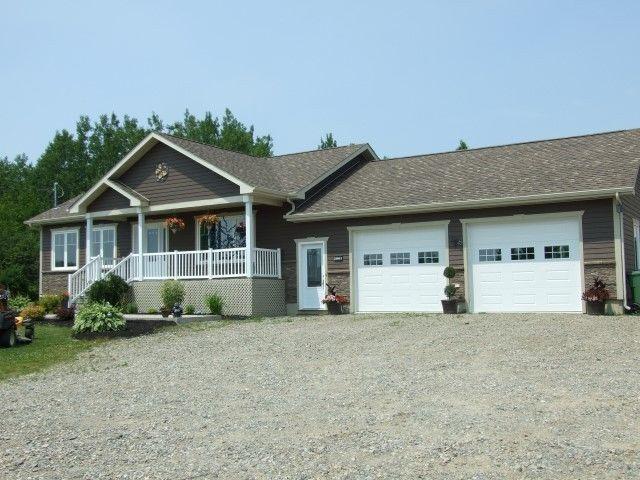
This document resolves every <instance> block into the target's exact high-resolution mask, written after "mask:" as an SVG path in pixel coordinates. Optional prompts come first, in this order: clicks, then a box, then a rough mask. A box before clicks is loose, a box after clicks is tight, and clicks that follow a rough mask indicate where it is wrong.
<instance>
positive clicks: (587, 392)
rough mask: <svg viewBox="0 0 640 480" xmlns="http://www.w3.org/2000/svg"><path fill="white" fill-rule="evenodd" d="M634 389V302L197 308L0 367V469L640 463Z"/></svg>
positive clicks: (627, 470) (90, 474) (281, 472)
mask: <svg viewBox="0 0 640 480" xmlns="http://www.w3.org/2000/svg"><path fill="white" fill-rule="evenodd" d="M639 393H640V319H639V318H634V317H600V318H596V317H587V316H582V315H554V314H549V315H526V316H525V315H476V316H457V317H445V316H441V315H434V316H402V315H397V316H396V315H393V316H391V315H386V316H357V317H353V316H343V317H319V318H318V317H314V318H295V319H273V320H270V319H269V320H264V321H262V322H235V323H232V324H231V325H228V326H224V327H215V326H213V325H211V324H208V325H199V326H197V327H195V328H182V329H179V330H174V331H171V332H165V333H161V334H156V335H152V336H147V337H140V338H135V339H127V340H118V341H115V342H112V343H109V344H106V345H104V346H101V347H99V348H97V349H95V350H93V351H91V352H90V353H85V354H83V356H82V357H80V359H79V360H78V361H77V362H75V363H73V364H67V365H63V366H59V367H57V368H56V369H54V370H50V371H48V372H46V373H44V374H40V375H34V376H29V377H23V378H20V379H17V380H11V381H8V382H5V383H2V384H0V405H2V409H3V412H4V413H3V418H2V425H3V426H2V428H1V430H0V448H1V450H2V452H3V454H2V455H0V472H3V473H2V474H0V476H2V477H3V478H91V479H94V478H171V479H174V480H176V479H184V478H234V479H235V478H300V479H302V478H349V479H351V478H447V479H449V478H469V479H470V478H477V479H491V478H585V477H589V478H629V477H634V478H635V477H638V476H640V427H639V425H640V421H639V416H640V404H639Z"/></svg>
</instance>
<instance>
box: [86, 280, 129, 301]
mask: <svg viewBox="0 0 640 480" xmlns="http://www.w3.org/2000/svg"><path fill="white" fill-rule="evenodd" d="M128 293H129V284H128V283H127V282H125V281H124V280H123V279H122V278H121V277H119V276H118V275H114V274H109V275H107V276H106V277H105V278H103V279H102V280H98V281H97V282H95V283H94V284H93V285H91V287H89V289H88V290H87V300H88V301H89V302H91V303H105V302H106V303H110V304H111V305H115V306H122V305H124V303H125V302H126V300H127V297H128Z"/></svg>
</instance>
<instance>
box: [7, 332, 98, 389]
mask: <svg viewBox="0 0 640 480" xmlns="http://www.w3.org/2000/svg"><path fill="white" fill-rule="evenodd" d="M21 330H22V329H21ZM20 333H22V332H20ZM35 336H36V338H35V339H34V340H33V342H32V343H31V344H29V345H19V346H17V347H13V348H0V381H2V380H5V379H7V378H10V377H18V376H20V375H26V374H28V373H33V372H38V371H41V370H44V369H46V368H49V367H51V366H52V365H55V364H57V363H61V362H66V361H69V360H73V359H74V358H75V357H76V356H77V355H78V354H79V353H80V352H83V351H86V350H89V349H91V348H93V347H94V346H95V345H97V344H99V343H104V342H105V340H76V339H74V338H73V337H72V336H71V328H69V327H62V326H56V325H50V324H38V323H36V328H35Z"/></svg>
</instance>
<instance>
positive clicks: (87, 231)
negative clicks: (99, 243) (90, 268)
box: [78, 213, 93, 265]
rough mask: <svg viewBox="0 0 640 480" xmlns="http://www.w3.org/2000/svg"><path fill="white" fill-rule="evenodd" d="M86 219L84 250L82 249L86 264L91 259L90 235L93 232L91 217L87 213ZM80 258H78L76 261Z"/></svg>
mask: <svg viewBox="0 0 640 480" xmlns="http://www.w3.org/2000/svg"><path fill="white" fill-rule="evenodd" d="M85 219H86V220H87V225H86V228H85V234H84V235H85V251H84V264H85V265H86V264H87V263H89V261H90V260H91V235H92V232H93V217H91V214H89V213H87V215H86V216H85ZM79 261H80V259H78V262H79Z"/></svg>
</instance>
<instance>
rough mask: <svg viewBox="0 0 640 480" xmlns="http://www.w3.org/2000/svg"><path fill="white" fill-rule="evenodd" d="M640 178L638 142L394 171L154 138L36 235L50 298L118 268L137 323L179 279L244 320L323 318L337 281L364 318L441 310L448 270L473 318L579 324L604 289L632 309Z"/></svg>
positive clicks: (329, 157) (499, 151) (463, 156)
mask: <svg viewBox="0 0 640 480" xmlns="http://www.w3.org/2000/svg"><path fill="white" fill-rule="evenodd" d="M639 166H640V129H636V130H624V131H616V132H610V133H598V134H593V135H585V136H579V137H570V138H560V139H553V140H546V141H534V142H525V143H518V144H512V145H504V146H496V147H487V148H478V149H473V150H466V151H455V152H446V153H437V154H429V155H418V156H413V157H405V158H394V159H388V160H381V159H379V158H378V156H377V155H376V153H375V152H374V151H373V149H372V148H371V147H370V146H369V145H368V144H363V145H349V146H344V147H337V148H332V149H327V150H316V151H309V152H302V153H294V154H290V155H280V156H275V157H270V158H254V157H251V156H249V155H245V154H241V153H237V152H231V151H225V150H221V149H219V148H216V147H212V146H209V145H204V144H201V143H198V142H194V141H190V140H185V139H182V138H178V137H174V136H171V135H166V134H162V133H152V134H150V135H148V136H147V137H146V138H145V139H144V140H143V141H142V142H141V143H140V144H139V145H137V146H136V147H135V148H134V149H133V150H132V151H131V152H130V153H129V154H128V155H127V156H126V157H124V158H123V159H122V160H121V161H120V162H118V164H117V165H116V166H115V167H114V168H112V169H111V170H110V171H109V172H108V173H107V174H106V175H105V176H104V177H103V178H102V179H101V180H100V181H99V182H98V183H96V184H95V185H94V186H93V187H92V188H91V189H90V190H89V191H87V192H86V193H85V194H83V195H81V196H79V197H76V198H73V199H70V200H69V201H67V202H65V203H64V204H62V205H60V206H59V207H57V208H54V209H51V210H49V211H46V212H44V213H42V214H40V215H38V216H36V217H34V218H32V219H30V220H29V221H28V222H27V223H28V224H29V225H31V226H33V227H36V228H39V229H40V272H41V274H40V292H41V293H45V292H61V291H63V290H66V289H69V290H70V292H71V295H72V298H73V299H77V298H79V297H81V296H82V295H83V293H84V292H85V290H86V288H87V287H88V286H90V285H91V283H92V282H94V281H95V280H96V279H97V278H99V277H100V276H101V275H104V274H106V273H108V272H113V273H116V274H118V275H120V276H121V277H123V278H124V279H125V280H127V281H128V282H129V283H131V285H132V291H133V297H134V299H133V300H134V302H135V303H136V304H137V305H138V307H139V309H140V310H146V309H148V308H152V307H156V308H157V307H158V306H159V303H160V300H159V294H158V289H159V284H160V283H161V282H162V281H163V280H164V279H167V278H177V279H182V280H183V281H184V283H185V285H186V286H187V300H186V303H193V304H194V305H196V308H204V306H203V305H202V299H203V297H204V296H205V295H206V294H207V293H210V292H217V293H219V294H220V295H221V296H222V297H223V298H224V299H225V301H226V306H227V313H229V314H236V315H254V314H282V313H285V312H289V313H295V312H298V311H322V310H324V308H325V306H324V305H323V304H322V298H323V296H324V294H325V291H326V284H327V283H329V284H335V285H337V287H338V291H339V292H340V293H343V294H346V295H348V296H349V297H350V300H351V304H350V308H351V310H352V311H354V312H382V311H384V312H386V311H393V312H400V311H425V312H431V311H434V312H437V311H441V305H440V300H441V299H442V298H443V288H444V286H445V278H444V277H443V275H442V271H443V269H444V267H445V266H446V265H451V266H453V267H455V269H456V271H457V275H456V277H455V278H454V282H455V283H458V284H460V285H461V289H460V292H461V294H463V295H464V298H465V299H466V301H467V305H468V309H469V311H471V312H512V311H526V312H546V311H563V312H565V311H566V312H581V311H582V310H583V304H582V301H581V298H580V296H581V293H582V291H583V290H584V288H585V285H587V284H589V283H590V282H591V281H592V280H593V278H594V276H600V277H602V278H603V279H605V281H606V282H607V284H608V286H609V288H610V289H611V291H612V294H613V297H614V298H615V299H617V300H618V301H619V302H620V303H623V302H625V301H626V299H628V297H629V291H628V288H627V282H626V275H627V274H628V273H629V272H631V271H633V270H635V269H637V268H639V265H638V262H639V258H638V255H637V251H638V249H637V244H638V238H639V233H638V232H639V227H638V225H639V224H638V220H639V219H640V201H639V200H638V196H637V195H638V192H637V177H638V169H639ZM206 213H215V214H216V215H217V216H218V218H219V220H220V221H219V222H218V223H217V224H215V225H214V226H213V227H212V226H207V225H205V224H203V222H202V221H200V217H201V215H202V214H206ZM168 216H178V217H180V218H182V219H183V220H184V221H185V228H184V229H183V230H180V231H176V232H172V231H169V230H168V229H167V226H166V224H165V219H166V218H167V217H168ZM87 232H92V233H91V235H87ZM87 252H91V253H90V254H87ZM140 252H142V255H141V254H140Z"/></svg>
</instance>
